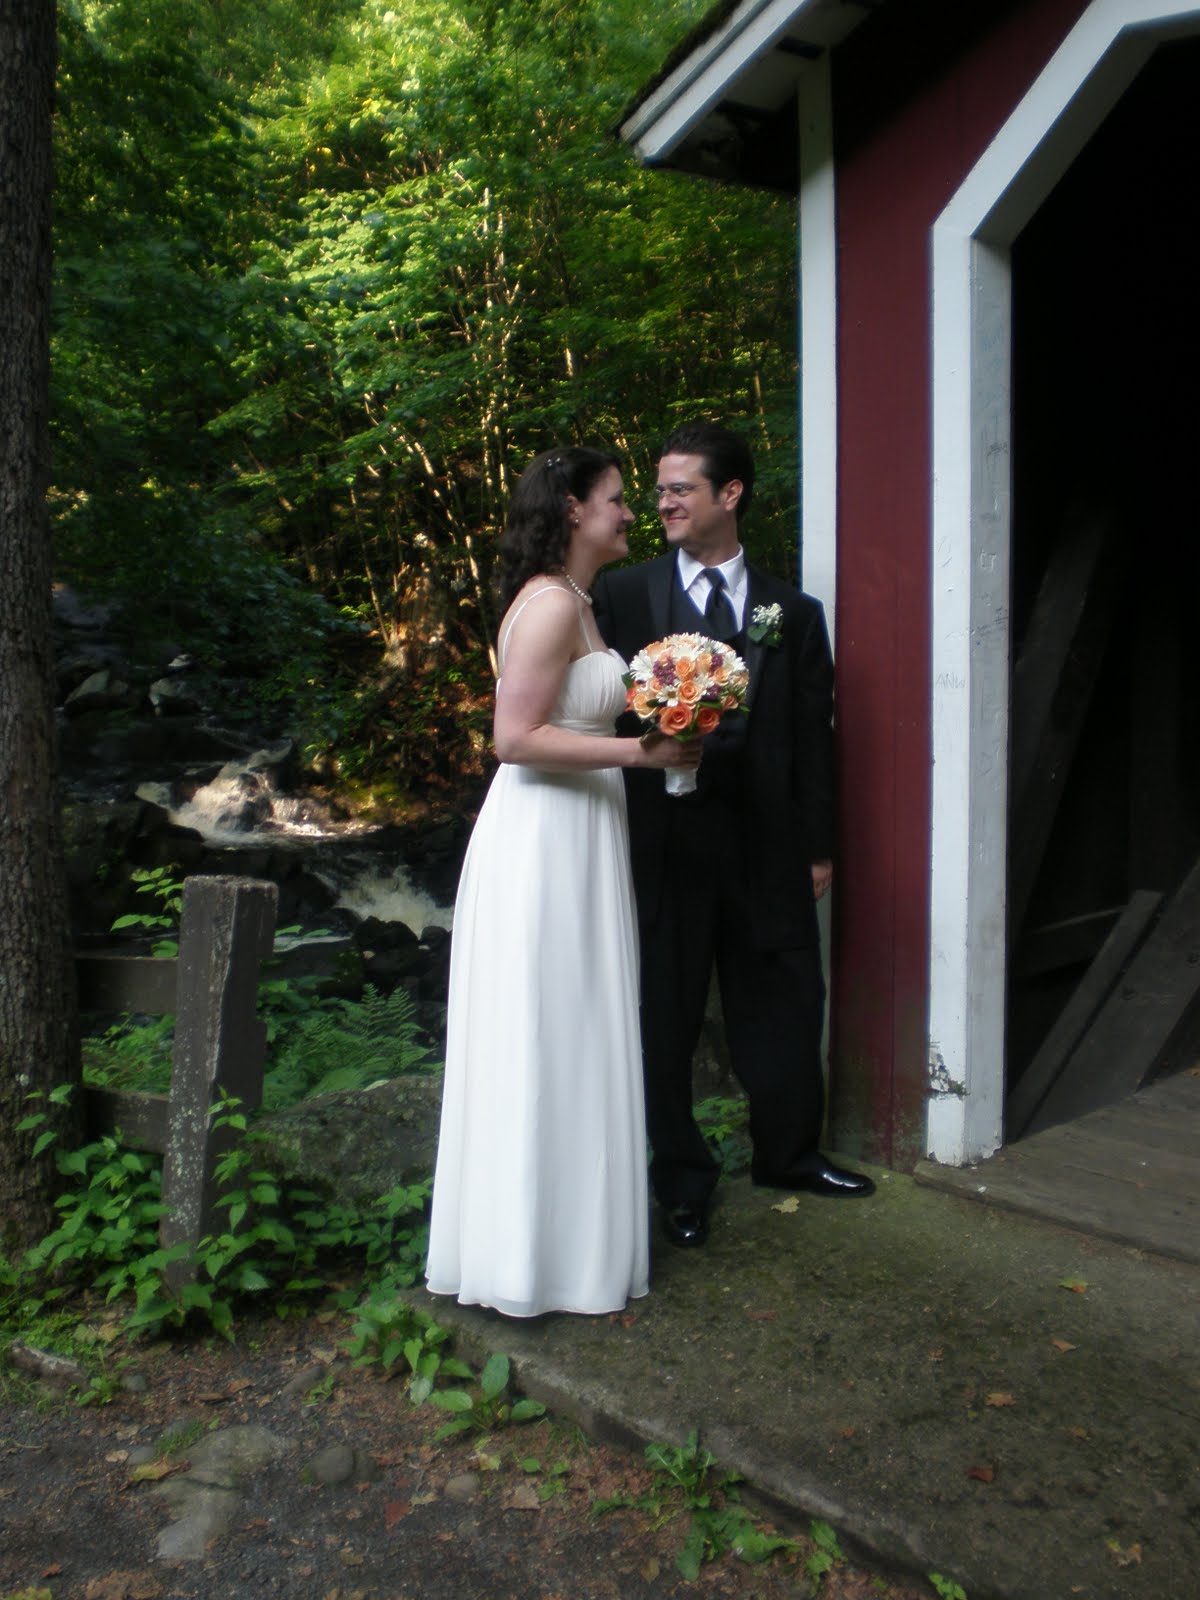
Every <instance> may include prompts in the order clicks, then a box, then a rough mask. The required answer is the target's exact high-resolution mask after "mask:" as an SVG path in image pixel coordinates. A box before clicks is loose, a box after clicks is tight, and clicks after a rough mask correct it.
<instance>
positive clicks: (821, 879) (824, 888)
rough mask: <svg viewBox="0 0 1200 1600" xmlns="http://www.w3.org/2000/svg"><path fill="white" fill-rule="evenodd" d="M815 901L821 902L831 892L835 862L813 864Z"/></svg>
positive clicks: (815, 862)
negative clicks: (830, 886)
mask: <svg viewBox="0 0 1200 1600" xmlns="http://www.w3.org/2000/svg"><path fill="white" fill-rule="evenodd" d="M812 875H813V899H814V900H820V899H821V897H822V896H823V895H825V894H828V892H829V885H830V884H831V883H832V882H833V862H832V861H814V862H813V864H812Z"/></svg>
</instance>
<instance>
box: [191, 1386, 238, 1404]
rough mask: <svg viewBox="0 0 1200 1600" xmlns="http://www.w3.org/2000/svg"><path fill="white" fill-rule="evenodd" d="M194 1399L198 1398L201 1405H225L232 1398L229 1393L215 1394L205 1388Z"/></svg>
mask: <svg viewBox="0 0 1200 1600" xmlns="http://www.w3.org/2000/svg"><path fill="white" fill-rule="evenodd" d="M196 1399H197V1400H199V1402H200V1404H201V1405H205V1406H223V1405H227V1404H228V1402H229V1401H230V1400H232V1399H233V1396H232V1395H229V1394H217V1393H216V1392H215V1391H214V1390H211V1389H205V1390H202V1391H201V1392H200V1393H199V1394H198V1395H197V1396H196Z"/></svg>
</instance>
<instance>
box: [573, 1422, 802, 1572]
mask: <svg viewBox="0 0 1200 1600" xmlns="http://www.w3.org/2000/svg"><path fill="white" fill-rule="evenodd" d="M645 1453H646V1461H647V1463H648V1465H649V1467H650V1469H651V1486H650V1489H649V1490H648V1491H647V1492H646V1493H645V1494H644V1495H641V1496H639V1497H637V1498H636V1499H635V1498H632V1497H630V1496H628V1495H617V1496H615V1497H613V1498H612V1499H610V1500H600V1501H597V1502H596V1503H595V1505H594V1506H593V1508H592V1510H593V1513H594V1514H596V1515H601V1514H603V1513H604V1512H606V1511H612V1510H615V1509H617V1508H618V1507H630V1506H632V1507H636V1508H637V1509H638V1510H640V1511H645V1512H648V1513H649V1515H650V1517H651V1518H652V1525H653V1526H654V1527H656V1528H658V1527H663V1526H665V1525H666V1524H667V1523H668V1522H670V1521H672V1520H673V1519H674V1518H675V1517H678V1516H682V1515H684V1514H687V1515H688V1516H689V1519H690V1520H689V1525H688V1531H687V1534H686V1536H685V1538H684V1541H683V1545H682V1546H681V1548H680V1551H679V1554H678V1555H677V1556H676V1558H675V1565H676V1566H677V1567H678V1569H679V1571H680V1573H681V1574H682V1576H683V1577H685V1578H686V1579H688V1581H689V1582H694V1581H695V1579H696V1578H697V1577H699V1575H700V1569H701V1568H702V1567H703V1566H704V1565H705V1563H706V1562H709V1561H715V1560H716V1559H717V1557H718V1556H721V1555H723V1554H724V1553H725V1552H726V1551H728V1550H732V1551H733V1552H734V1554H735V1555H737V1556H739V1557H740V1558H741V1559H742V1560H743V1561H749V1562H759V1561H766V1560H769V1559H770V1557H771V1556H773V1555H776V1554H779V1553H781V1552H794V1551H795V1550H796V1549H797V1548H798V1546H797V1544H796V1542H795V1540H793V1539H785V1538H783V1537H782V1536H780V1535H778V1534H772V1533H767V1532H766V1531H765V1530H763V1529H762V1528H760V1527H759V1526H758V1524H757V1523H756V1522H755V1521H754V1519H753V1517H751V1515H750V1513H749V1512H748V1511H747V1510H746V1509H745V1507H744V1506H742V1505H740V1504H739V1503H738V1494H737V1488H736V1485H737V1483H738V1482H739V1481H740V1480H739V1477H738V1474H737V1473H732V1472H731V1473H725V1474H724V1475H723V1476H721V1477H718V1478H716V1479H715V1481H714V1479H713V1469H714V1468H715V1466H716V1461H715V1460H714V1458H713V1456H712V1454H711V1452H710V1451H708V1450H706V1449H705V1448H704V1447H703V1446H702V1445H701V1444H700V1442H699V1437H698V1435H697V1433H696V1430H695V1429H694V1428H693V1430H692V1432H691V1433H690V1434H689V1435H688V1437H687V1442H686V1443H685V1444H682V1445H665V1444H650V1445H647V1446H646V1452H645Z"/></svg>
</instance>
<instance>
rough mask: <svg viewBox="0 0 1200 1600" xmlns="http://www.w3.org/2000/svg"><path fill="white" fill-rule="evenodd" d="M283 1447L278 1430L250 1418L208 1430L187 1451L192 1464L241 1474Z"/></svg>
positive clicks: (256, 1467)
mask: <svg viewBox="0 0 1200 1600" xmlns="http://www.w3.org/2000/svg"><path fill="white" fill-rule="evenodd" d="M284 1449H285V1445H284V1442H283V1440H282V1439H281V1438H280V1437H279V1435H278V1434H276V1433H272V1431H271V1429H270V1428H264V1427H263V1426H262V1425H261V1424H260V1423H256V1422H248V1423H243V1424H242V1425H241V1426H239V1427H233V1428H221V1429H219V1430H218V1431H217V1432H216V1433H206V1434H205V1435H204V1437H203V1438H202V1439H199V1440H197V1442H196V1443H195V1444H194V1445H193V1446H192V1447H191V1449H190V1450H189V1451H188V1460H189V1462H190V1463H191V1465H192V1466H193V1467H217V1468H219V1469H222V1470H225V1471H228V1472H231V1473H233V1474H234V1475H235V1476H240V1475H241V1474H242V1473H246V1472H257V1471H258V1470H259V1468H260V1467H265V1466H266V1465H267V1463H268V1462H270V1461H274V1460H275V1458H276V1456H279V1455H282V1454H283V1451H284Z"/></svg>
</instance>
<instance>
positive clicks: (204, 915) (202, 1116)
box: [160, 877, 278, 1289]
mask: <svg viewBox="0 0 1200 1600" xmlns="http://www.w3.org/2000/svg"><path fill="white" fill-rule="evenodd" d="M277 899H278V891H277V890H276V887H275V885H274V884H273V883H262V882H259V881H257V880H256V879H253V878H220V877H192V878H189V879H188V880H187V881H186V883H185V884H184V888H183V915H182V918H181V922H180V929H179V962H178V983H177V996H176V1011H175V1052H174V1062H173V1066H172V1072H171V1099H170V1113H169V1120H168V1129H167V1148H166V1152H165V1156H164V1160H163V1185H162V1192H163V1200H164V1201H165V1203H166V1205H167V1206H168V1208H169V1209H168V1211H167V1212H166V1214H165V1215H164V1217H163V1220H162V1226H161V1230H160V1237H161V1239H162V1242H163V1244H164V1245H172V1244H177V1243H180V1242H187V1243H195V1242H196V1240H198V1239H200V1238H202V1237H203V1236H204V1235H205V1234H206V1233H210V1232H212V1231H213V1230H214V1224H215V1223H216V1224H217V1225H219V1218H217V1219H215V1218H214V1212H213V1205H214V1202H215V1201H216V1199H217V1197H218V1193H219V1190H218V1186H217V1184H216V1182H215V1180H214V1177H213V1167H214V1164H215V1163H216V1162H217V1161H218V1160H219V1159H220V1157H221V1156H222V1155H223V1154H224V1153H225V1152H226V1151H227V1150H228V1149H229V1148H230V1147H231V1146H232V1145H233V1144H234V1142H235V1141H236V1137H237V1135H236V1133H235V1132H234V1131H233V1130H232V1129H229V1128H214V1127H213V1125H212V1119H211V1118H210V1116H209V1108H210V1107H211V1106H213V1105H214V1104H215V1103H216V1102H217V1101H218V1100H219V1099H220V1097H221V1092H222V1091H224V1092H225V1093H226V1094H228V1095H231V1096H234V1097H236V1098H237V1099H238V1100H239V1101H240V1102H241V1105H240V1110H242V1111H244V1112H250V1111H254V1110H256V1109H257V1108H258V1106H259V1104H260V1102H261V1100H262V1078H263V1061H264V1058H265V1054H266V1024H265V1023H264V1022H262V1021H260V1020H259V1018H258V1016H257V1015H256V1009H255V1006H256V998H257V996H256V990H257V985H258V977H259V964H260V962H262V961H263V960H265V958H266V957H267V956H269V955H270V954H271V948H272V942H273V937H274V932H275V910H276V902H277ZM167 1276H168V1281H169V1283H170V1284H171V1287H172V1288H173V1289H178V1288H179V1287H180V1286H181V1285H182V1284H184V1283H187V1282H189V1281H191V1279H192V1278H193V1277H194V1276H195V1263H194V1262H193V1261H191V1260H190V1259H188V1258H186V1257H185V1258H184V1259H183V1260H181V1261H178V1262H176V1263H175V1264H174V1266H173V1267H172V1268H171V1269H170V1270H169V1272H168V1274H167Z"/></svg>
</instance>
